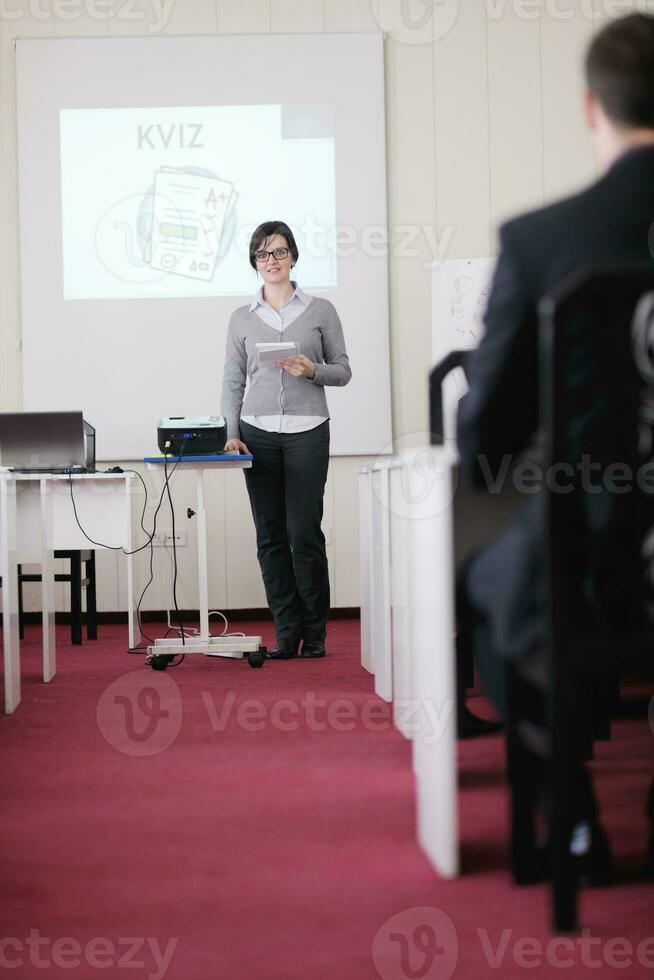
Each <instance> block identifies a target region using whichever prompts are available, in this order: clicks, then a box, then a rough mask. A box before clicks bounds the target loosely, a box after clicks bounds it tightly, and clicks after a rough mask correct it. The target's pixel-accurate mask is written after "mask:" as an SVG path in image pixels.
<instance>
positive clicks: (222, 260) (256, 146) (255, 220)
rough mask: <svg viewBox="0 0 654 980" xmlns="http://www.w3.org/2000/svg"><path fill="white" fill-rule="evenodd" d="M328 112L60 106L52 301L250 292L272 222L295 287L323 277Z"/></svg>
mask: <svg viewBox="0 0 654 980" xmlns="http://www.w3.org/2000/svg"><path fill="white" fill-rule="evenodd" d="M333 117H334V107H333V106H332V105H329V104H323V103H315V104H308V103H298V104H292V105H279V104H275V105H242V106H202V107H195V108H193V107H185V108H155V109H63V110H61V112H60V138H61V206H62V213H61V224H62V237H63V258H64V262H63V280H64V281H63V295H64V299H113V298H115V299H129V298H149V297H152V298H162V297H173V296H176V297H194V296H198V297H201V296H228V295H246V296H247V295H250V294H251V293H252V292H254V290H255V289H256V286H257V281H256V277H255V275H254V272H253V271H252V269H251V268H250V266H249V262H248V244H249V239H250V235H251V233H252V230H253V229H254V227H255V226H256V225H257V224H259V222H260V221H263V220H270V219H271V218H280V219H282V220H285V221H287V222H288V223H289V224H290V225H291V227H292V228H293V229H294V232H295V234H296V239H297V241H298V246H299V249H300V255H301V262H300V270H299V273H298V278H301V281H302V285H303V286H304V287H305V288H307V289H311V288H330V287H332V286H335V285H336V284H337V263H336V256H335V254H334V250H333V249H331V250H330V248H329V242H330V240H331V241H333V238H334V236H333V232H334V229H335V227H336V200H335V197H336V176H335V152H336V151H335V134H334V118H333Z"/></svg>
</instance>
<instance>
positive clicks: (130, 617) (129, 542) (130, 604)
mask: <svg viewBox="0 0 654 980" xmlns="http://www.w3.org/2000/svg"><path fill="white" fill-rule="evenodd" d="M132 484H133V478H132V476H131V474H129V473H128V474H127V479H126V480H125V495H126V497H127V506H126V508H125V517H126V521H127V527H126V532H125V542H126V545H125V547H126V550H127V552H128V554H127V643H128V646H129V648H130V650H131V649H132V648H133V647H135V646H136V636H135V635H134V619H135V616H134V556H133V555H132V554H131V552H132V551H133V550H134V531H133V528H132ZM140 640H141V637H139V642H140Z"/></svg>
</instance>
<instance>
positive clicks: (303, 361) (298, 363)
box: [277, 354, 316, 381]
mask: <svg viewBox="0 0 654 980" xmlns="http://www.w3.org/2000/svg"><path fill="white" fill-rule="evenodd" d="M277 363H278V365H279V366H280V368H283V369H284V371H288V373H289V374H292V375H293V376H294V377H296V378H309V380H310V381H311V380H312V379H313V378H315V376H316V365H315V364H314V363H313V361H310V360H309V358H308V357H305V356H304V354H298V356H297V357H288V358H287V359H286V360H285V361H277Z"/></svg>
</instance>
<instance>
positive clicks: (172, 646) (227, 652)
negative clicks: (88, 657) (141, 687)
mask: <svg viewBox="0 0 654 980" xmlns="http://www.w3.org/2000/svg"><path fill="white" fill-rule="evenodd" d="M145 462H146V463H147V466H148V469H149V470H156V471H158V472H159V473H160V474H161V476H162V478H163V477H164V464H163V457H149V458H146V459H145ZM251 466H252V457H251V456H231V455H230V456H190V457H182V459H181V461H179V457H177V456H169V457H168V460H167V468H168V476H169V478H170V476H171V475H172V473H173V471H174V472H175V473H177V472H178V471H180V470H186V471H189V470H191V471H193V472H194V473H195V488H196V504H195V519H196V522H197V523H196V530H197V539H198V593H199V595H198V598H199V607H198V608H199V610H200V635H199V637H185V638H184V639H182V638H181V637H176V638H174V639H169V638H165V639H158V640H155V642H154V645H152V646H149V647H148V662H149V663H151V664H152V666H153V667H154V668H155V669H159V670H161V669H165V668H166V666H167V664H168V661H169V658H171V657H174V656H178V655H179V654H181V653H202V654H204V655H205V656H208V657H234V658H241V657H242V656H243V654H244V653H257V652H258V651H259V648H260V647H261V642H262V640H261V637H260V636H212V635H211V633H210V632H209V582H208V573H207V515H206V510H205V506H204V496H205V494H204V474H205V472H206V471H207V470H215V469H220V470H245V469H249V468H250V467H251Z"/></svg>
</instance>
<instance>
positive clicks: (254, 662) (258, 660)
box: [248, 650, 266, 667]
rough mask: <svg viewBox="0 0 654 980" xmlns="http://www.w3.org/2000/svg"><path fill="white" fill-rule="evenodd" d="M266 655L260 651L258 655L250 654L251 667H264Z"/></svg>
mask: <svg viewBox="0 0 654 980" xmlns="http://www.w3.org/2000/svg"><path fill="white" fill-rule="evenodd" d="M265 659H266V654H265V653H262V652H261V650H258V651H257V652H256V653H248V663H249V665H250V667H263V662H264V660H265Z"/></svg>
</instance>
